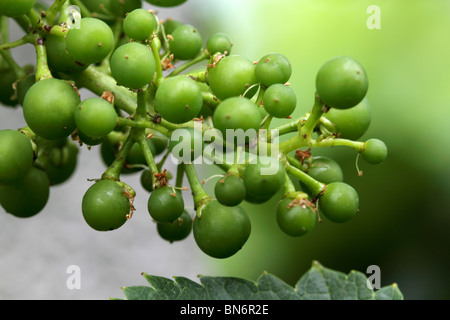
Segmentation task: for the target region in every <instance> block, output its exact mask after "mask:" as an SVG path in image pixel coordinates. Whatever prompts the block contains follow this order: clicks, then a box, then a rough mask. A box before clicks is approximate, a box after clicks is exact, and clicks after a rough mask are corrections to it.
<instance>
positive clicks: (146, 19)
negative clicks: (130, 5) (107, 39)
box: [123, 8, 158, 41]
mask: <svg viewBox="0 0 450 320" xmlns="http://www.w3.org/2000/svg"><path fill="white" fill-rule="evenodd" d="M157 25H158V23H157V22H156V18H155V16H154V15H153V14H152V13H151V12H150V11H148V10H145V9H142V8H138V9H135V10H133V11H131V12H130V13H128V14H127V15H126V17H125V19H124V21H123V30H124V32H125V34H126V35H127V36H128V37H129V38H130V39H133V40H137V41H143V40H146V39H148V38H149V37H150V36H151V35H152V34H153V32H154V31H155V30H156V27H157Z"/></svg>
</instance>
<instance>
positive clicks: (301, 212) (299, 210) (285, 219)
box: [276, 198, 317, 237]
mask: <svg viewBox="0 0 450 320" xmlns="http://www.w3.org/2000/svg"><path fill="white" fill-rule="evenodd" d="M276 220H277V224H278V227H279V228H280V229H281V231H283V232H284V233H286V234H287V235H290V236H292V237H301V236H304V235H306V234H308V233H310V232H311V230H313V229H314V227H315V226H316V222H317V215H316V213H315V212H314V209H313V208H312V207H311V206H309V205H307V204H305V203H302V202H301V201H296V200H293V199H288V198H284V199H283V200H281V201H280V202H279V203H278V204H277V208H276Z"/></svg>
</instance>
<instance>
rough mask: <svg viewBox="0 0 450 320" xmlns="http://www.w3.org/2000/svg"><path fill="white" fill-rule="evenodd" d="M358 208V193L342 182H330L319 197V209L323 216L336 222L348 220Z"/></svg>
mask: <svg viewBox="0 0 450 320" xmlns="http://www.w3.org/2000/svg"><path fill="white" fill-rule="evenodd" d="M358 208H359V198H358V193H357V192H356V190H355V189H353V187H352V186H350V185H348V184H346V183H344V182H332V183H330V184H328V185H327V186H326V189H325V192H324V193H323V194H322V195H321V196H320V197H319V209H320V212H321V213H323V215H324V216H325V217H327V218H328V219H329V220H331V221H333V222H337V223H342V222H346V221H348V220H350V219H351V218H353V216H354V215H355V214H356V213H357V211H358Z"/></svg>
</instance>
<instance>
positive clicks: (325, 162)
mask: <svg viewBox="0 0 450 320" xmlns="http://www.w3.org/2000/svg"><path fill="white" fill-rule="evenodd" d="M307 173H308V175H310V176H311V177H312V178H314V179H316V180H317V181H320V182H322V183H325V184H328V183H331V182H342V181H344V173H343V172H342V169H341V166H340V165H339V164H338V163H337V162H336V161H335V160H334V159H332V158H330V157H326V156H316V157H313V158H312V163H311V164H310V165H309V166H308V171H307Z"/></svg>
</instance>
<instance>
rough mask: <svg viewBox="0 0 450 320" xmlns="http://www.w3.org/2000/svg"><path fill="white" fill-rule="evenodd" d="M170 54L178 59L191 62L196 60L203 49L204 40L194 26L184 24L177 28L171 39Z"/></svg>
mask: <svg viewBox="0 0 450 320" xmlns="http://www.w3.org/2000/svg"><path fill="white" fill-rule="evenodd" d="M169 46H170V52H172V53H173V55H174V56H175V58H176V59H180V60H190V59H193V58H195V57H196V56H197V55H198V54H199V53H200V50H201V49H202V46H203V38H202V36H201V34H200V32H199V31H198V30H197V29H196V28H195V27H194V26H192V25H189V24H184V25H181V26H179V27H178V28H176V29H175V30H174V31H173V32H172V37H171V38H169Z"/></svg>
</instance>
